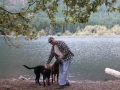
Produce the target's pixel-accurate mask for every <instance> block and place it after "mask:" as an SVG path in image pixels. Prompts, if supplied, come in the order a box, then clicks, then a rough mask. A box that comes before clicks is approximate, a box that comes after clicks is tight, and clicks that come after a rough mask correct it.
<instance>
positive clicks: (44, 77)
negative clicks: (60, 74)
mask: <svg viewBox="0 0 120 90" xmlns="http://www.w3.org/2000/svg"><path fill="white" fill-rule="evenodd" d="M45 79H46V76H45V75H43V86H44V87H45Z"/></svg>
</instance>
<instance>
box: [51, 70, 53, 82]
mask: <svg viewBox="0 0 120 90" xmlns="http://www.w3.org/2000/svg"><path fill="white" fill-rule="evenodd" d="M51 75H52V84H53V71H52V74H51Z"/></svg>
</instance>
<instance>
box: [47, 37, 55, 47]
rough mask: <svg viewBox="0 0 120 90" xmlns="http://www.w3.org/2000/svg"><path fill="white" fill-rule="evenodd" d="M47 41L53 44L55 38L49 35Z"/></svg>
mask: <svg viewBox="0 0 120 90" xmlns="http://www.w3.org/2000/svg"><path fill="white" fill-rule="evenodd" d="M48 42H49V43H50V44H52V45H54V44H55V39H54V38H53V37H49V38H48Z"/></svg>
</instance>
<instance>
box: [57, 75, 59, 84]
mask: <svg viewBox="0 0 120 90" xmlns="http://www.w3.org/2000/svg"><path fill="white" fill-rule="evenodd" d="M58 78H59V73H57V84H58Z"/></svg>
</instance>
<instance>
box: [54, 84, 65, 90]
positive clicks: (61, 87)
mask: <svg viewBox="0 0 120 90" xmlns="http://www.w3.org/2000/svg"><path fill="white" fill-rule="evenodd" d="M63 88H65V85H62V86H59V87H57V88H55V89H63Z"/></svg>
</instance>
